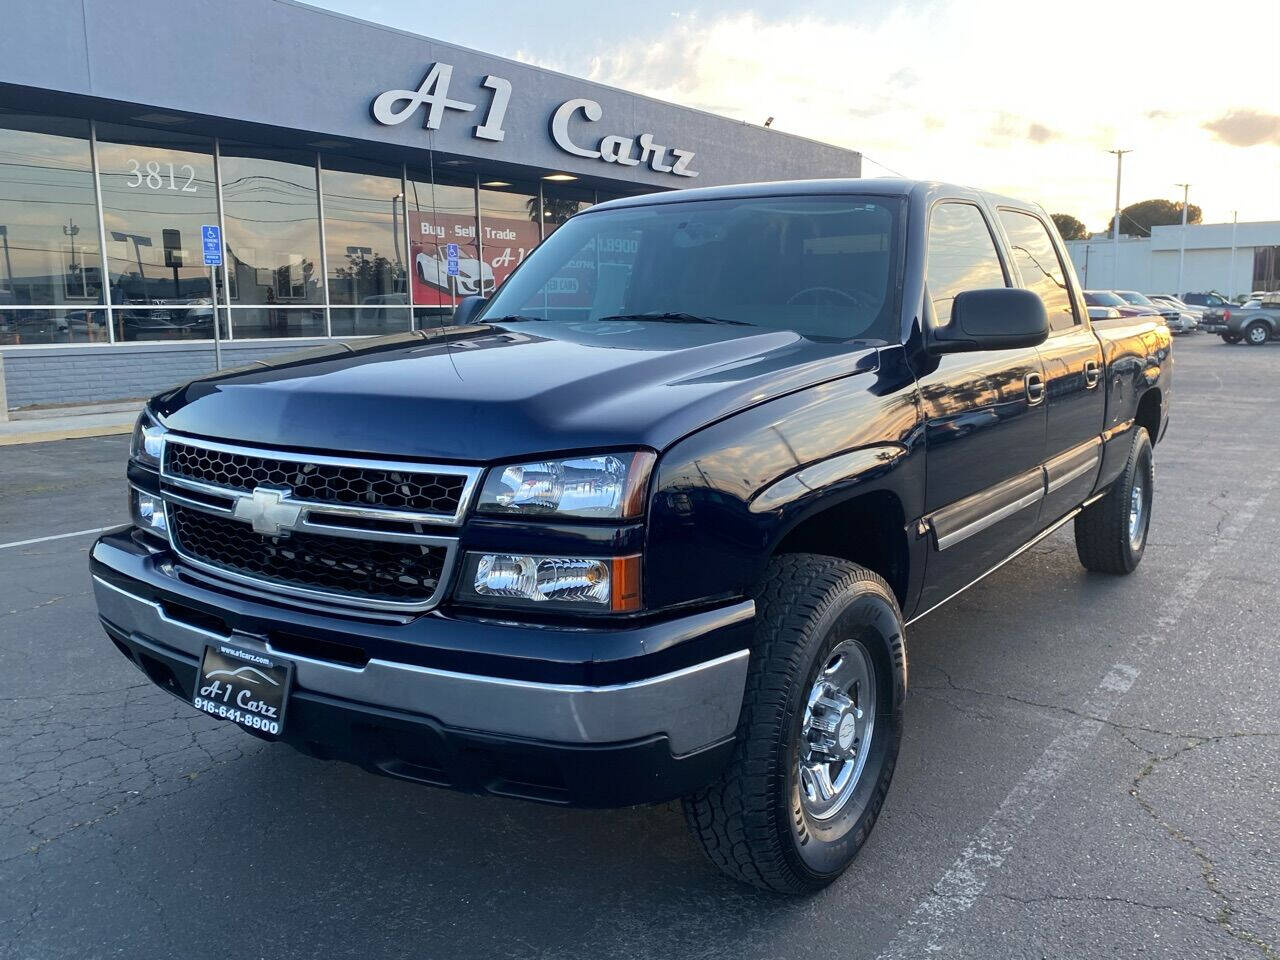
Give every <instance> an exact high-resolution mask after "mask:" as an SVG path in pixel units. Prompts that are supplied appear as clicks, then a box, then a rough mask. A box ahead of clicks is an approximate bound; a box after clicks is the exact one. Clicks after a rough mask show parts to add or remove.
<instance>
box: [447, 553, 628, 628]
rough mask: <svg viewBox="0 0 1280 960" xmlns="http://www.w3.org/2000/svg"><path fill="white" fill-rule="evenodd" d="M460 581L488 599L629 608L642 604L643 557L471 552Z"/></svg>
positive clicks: (468, 593) (601, 609) (464, 589)
mask: <svg viewBox="0 0 1280 960" xmlns="http://www.w3.org/2000/svg"><path fill="white" fill-rule="evenodd" d="M460 586H461V595H462V598H463V599H467V600H476V601H481V602H484V603H497V604H501V605H509V606H528V605H529V604H536V605H538V606H539V607H542V608H544V609H561V610H579V611H584V612H597V613H623V612H627V611H631V610H638V609H640V557H639V556H630V557H607V558H591V557H534V556H527V555H524V554H512V553H469V554H467V559H466V563H465V565H464V567H463V572H462V582H461V585H460Z"/></svg>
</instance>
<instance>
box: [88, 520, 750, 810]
mask: <svg viewBox="0 0 1280 960" xmlns="http://www.w3.org/2000/svg"><path fill="white" fill-rule="evenodd" d="M91 563H92V568H93V586H94V593H95V596H96V599H97V603H98V612H99V616H100V618H101V620H102V624H103V627H104V628H105V629H106V631H107V633H108V635H109V636H110V637H111V639H112V640H113V641H114V642H115V644H116V646H117V647H118V648H119V649H120V650H121V652H122V653H124V654H125V655H126V656H128V657H129V659H130V660H131V661H133V663H134V664H135V665H136V666H138V667H139V668H140V669H142V670H143V672H144V673H146V674H147V675H148V676H149V677H150V678H151V679H152V681H153V682H155V683H157V684H158V685H160V686H161V687H163V688H165V689H168V690H169V691H170V692H171V693H174V694H175V695H176V696H178V697H180V698H182V699H184V700H187V701H190V699H191V693H192V687H193V685H194V683H195V678H196V672H197V668H198V663H199V658H200V656H201V655H202V653H203V651H204V647H205V645H206V644H207V643H210V642H215V641H217V640H220V639H221V640H225V639H228V638H229V637H232V636H234V638H235V640H236V642H237V643H238V644H242V645H245V646H249V647H254V646H257V647H259V648H260V649H263V650H264V651H267V652H270V653H271V654H272V655H274V656H277V657H283V658H286V659H289V660H292V661H293V663H294V677H295V682H294V689H293V692H292V694H291V696H290V701H289V709H288V715H287V716H288V720H287V723H286V725H285V732H284V736H283V738H282V739H284V740H285V741H286V742H288V743H290V744H292V745H293V746H295V747H298V748H299V749H301V750H303V751H304V752H307V753H310V754H313V755H316V756H321V757H326V758H333V759H341V760H346V761H349V762H354V763H357V764H359V765H360V766H363V767H365V768H366V769H370V770H373V771H375V772H378V773H384V774H389V775H392V776H399V777H403V778H406V779H411V780H418V781H422V782H427V783H433V784H437V785H441V786H450V787H455V788H459V789H464V790H473V791H479V792H488V793H496V794H502V795H510V796H522V797H526V798H528V799H534V800H543V801H548V802H556V803H570V804H578V805H588V806H616V805H623V804H631V803H640V802H647V801H655V800H665V799H670V798H672V797H675V796H679V795H681V794H684V793H688V792H690V791H692V790H695V789H697V788H698V787H700V786H703V785H705V784H706V783H707V782H709V781H710V780H712V779H714V777H715V776H716V775H717V774H718V772H719V771H720V769H722V767H723V764H724V763H725V762H726V761H727V758H728V755H729V751H730V750H731V748H732V742H733V735H734V730H735V728H736V726H737V722H738V713H739V711H740V709H741V704H742V695H743V688H744V685H745V680H746V671H747V661H748V644H749V642H750V629H751V621H752V619H753V617H754V608H753V606H752V605H751V604H750V603H749V602H747V603H745V604H736V605H734V606H733V607H729V608H724V609H721V610H716V611H707V612H702V613H698V614H693V615H690V616H686V617H682V618H680V619H678V620H673V621H664V622H661V623H656V624H646V625H643V626H637V627H631V628H626V629H617V628H614V629H611V630H608V631H605V630H578V631H564V633H565V635H566V636H567V637H569V641H570V642H571V646H570V649H569V650H567V651H565V653H566V654H567V655H566V656H564V657H562V660H561V662H560V663H558V664H555V666H556V668H557V670H558V672H560V673H561V674H564V673H565V672H566V671H572V670H574V669H575V668H576V672H577V673H578V674H580V675H581V679H580V680H579V681H578V682H564V681H563V680H542V679H530V678H529V677H528V676H522V675H521V674H528V673H529V669H528V665H527V664H526V668H525V669H515V668H514V667H510V666H508V665H506V664H505V663H504V661H502V660H501V659H498V658H493V657H484V656H481V657H478V658H477V659H475V660H474V661H468V660H466V659H459V658H462V657H465V654H466V653H467V652H468V651H467V650H466V649H459V648H460V647H462V646H464V644H465V638H466V637H467V636H472V637H474V638H479V637H481V636H483V637H484V638H485V642H486V645H488V646H490V647H492V646H493V645H495V644H496V645H497V646H499V647H502V646H505V647H507V648H508V650H519V649H520V647H521V645H522V644H523V645H525V646H529V645H533V644H534V643H535V642H536V643H537V644H539V645H541V646H543V647H547V646H548V645H550V646H552V647H555V646H556V643H555V636H554V635H555V634H556V633H557V631H554V630H553V631H550V632H551V633H552V634H553V636H552V637H551V638H550V639H549V638H548V637H547V636H546V634H547V633H548V631H547V630H540V629H539V628H536V627H529V626H527V625H517V624H512V623H506V622H478V623H465V622H458V621H451V620H449V619H448V618H446V617H445V616H444V615H442V614H439V613H437V614H435V615H428V616H425V617H419V618H417V619H416V620H414V621H412V622H404V623H399V624H395V623H393V624H383V625H377V624H373V623H370V622H366V621H361V620H357V619H353V618H347V617H334V616H329V615H326V614H315V613H306V612H301V611H296V610H291V609H289V608H286V607H278V606H276V605H273V604H271V603H269V602H266V601H257V600H254V599H252V598H241V597H235V596H233V595H230V594H225V593H220V592H216V591H215V590H214V589H212V588H210V587H206V586H202V585H199V584H196V583H193V582H191V581H190V580H188V579H184V578H183V577H182V575H181V571H180V569H177V568H174V567H173V566H172V565H171V564H170V561H169V559H168V558H167V554H164V553H154V552H151V551H147V550H144V549H142V548H139V547H138V546H137V545H136V544H134V543H133V541H132V540H131V539H130V538H129V537H128V536H127V534H116V535H108V536H107V537H104V538H103V539H101V540H99V541H98V543H97V544H95V546H94V549H93V553H92V561H91ZM433 628H434V632H436V633H438V634H439V638H438V639H439V640H440V641H441V642H447V645H448V646H449V647H451V648H452V649H450V650H448V651H444V652H447V653H449V654H450V658H449V659H448V660H447V661H445V662H447V663H448V665H447V666H445V665H441V664H440V663H433V662H432V660H433V655H434V654H437V653H440V652H441V651H440V650H437V649H433V648H432V647H430V646H427V645H424V644H422V643H421V642H413V641H415V640H416V641H421V639H422V638H423V637H424V636H425V637H427V638H430V637H431V636H432V633H433ZM397 630H402V631H404V634H405V636H404V638H403V639H402V640H401V641H400V642H399V644H398V645H397V644H394V643H389V642H388V636H387V635H388V634H395V632H396V631H397ZM606 633H607V636H605V634H606ZM594 634H599V635H600V636H593V635H594ZM628 634H629V635H631V636H625V635H628ZM620 635H622V636H621V637H620ZM308 637H309V638H310V639H311V641H312V643H311V645H310V646H307V640H308ZM335 638H341V641H339V640H336V639H335ZM592 641H598V643H595V644H593V643H592ZM326 644H327V645H326ZM478 645H479V644H478V642H477V643H476V644H472V646H478ZM685 645H689V646H690V647H691V648H692V649H693V650H698V651H701V652H702V653H703V654H706V653H708V652H710V653H712V654H714V655H710V656H707V657H706V658H705V659H698V660H697V661H696V662H693V663H683V664H681V663H680V662H679V660H678V659H673V652H679V650H680V648H682V647H684V646H685ZM561 646H563V645H561ZM593 646H595V647H597V648H599V647H604V648H605V649H608V650H610V651H612V652H617V651H619V650H620V649H622V648H631V649H632V650H633V651H639V653H638V655H637V656H635V657H630V658H623V661H619V662H615V663H612V664H611V665H610V669H609V671H607V673H609V674H612V675H615V676H627V675H633V676H634V675H635V674H637V673H638V674H642V675H639V676H634V679H626V680H622V681H615V682H603V683H601V682H590V681H587V682H582V680H583V679H585V678H586V677H589V676H590V675H591V674H592V673H593V672H596V673H599V672H600V670H599V669H596V670H594V671H593V670H592V669H591V668H592V667H596V666H598V665H596V664H594V663H590V662H574V661H573V660H572V657H573V656H574V655H575V654H576V655H577V656H582V655H583V651H586V650H589V649H591V648H592V647H593ZM298 649H306V650H307V651H308V655H304V654H301V653H298V652H297V650H298ZM353 650H356V651H359V650H364V651H372V652H373V653H374V654H378V655H371V656H367V657H366V658H365V662H363V663H360V662H358V661H356V662H353V661H352V657H351V651H353ZM645 650H647V651H649V652H648V653H644V652H643V651H645ZM397 651H398V652H399V653H401V654H403V655H402V656H397V655H396V653H397ZM472 652H475V651H472ZM329 653H333V654H334V655H335V656H336V657H338V659H330V658H329V656H327V654H329ZM343 660H345V661H347V662H341V661H343ZM646 661H651V662H646ZM623 662H625V663H627V664H628V665H627V666H625V667H623V666H621V665H620V664H621V663H623ZM472 664H491V665H493V667H494V670H492V671H490V670H485V671H481V670H478V669H469V668H468V665H472ZM459 667H462V668H461V669H459ZM668 667H673V668H672V669H668ZM503 672H505V673H506V674H507V675H501V673H503Z"/></svg>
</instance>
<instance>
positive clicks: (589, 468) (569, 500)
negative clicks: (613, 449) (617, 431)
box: [476, 451, 655, 518]
mask: <svg viewBox="0 0 1280 960" xmlns="http://www.w3.org/2000/svg"><path fill="white" fill-rule="evenodd" d="M654 459H655V458H654V455H653V454H652V453H649V452H647V451H640V452H637V453H612V454H598V455H592V456H583V457H566V458H564V459H555V460H539V461H536V462H534V463H517V464H512V465H511V466H509V467H494V468H493V469H492V470H490V471H489V475H488V476H487V477H486V478H485V481H484V487H483V488H482V489H481V491H480V500H479V502H478V503H477V505H476V509H477V510H479V511H480V512H482V513H514V514H522V515H525V516H559V517H597V518H631V517H638V516H640V515H641V514H642V513H644V497H645V488H646V486H647V485H648V482H649V471H650V470H651V469H652V468H653V462H654Z"/></svg>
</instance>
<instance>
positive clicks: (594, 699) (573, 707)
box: [93, 576, 748, 755]
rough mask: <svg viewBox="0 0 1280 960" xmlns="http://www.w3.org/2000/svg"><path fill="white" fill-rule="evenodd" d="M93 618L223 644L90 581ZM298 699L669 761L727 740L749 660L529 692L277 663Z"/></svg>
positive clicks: (456, 676) (469, 681)
mask: <svg viewBox="0 0 1280 960" xmlns="http://www.w3.org/2000/svg"><path fill="white" fill-rule="evenodd" d="M93 589H94V594H95V596H96V598H97V602H98V612H99V614H100V615H101V616H102V617H103V618H104V619H105V620H107V621H108V622H110V623H111V624H112V625H114V626H115V627H117V628H118V629H120V630H123V631H125V632H127V633H130V634H134V635H137V636H138V637H140V638H143V639H146V640H149V641H151V642H152V643H155V644H159V645H161V646H164V647H168V648H170V649H172V650H176V651H179V652H181V653H184V654H186V655H187V656H188V657H193V658H199V657H200V656H201V655H202V654H203V652H204V647H205V644H206V643H209V642H211V641H216V640H225V639H227V638H226V637H225V636H223V635H221V634H218V633H214V632H211V631H208V630H203V629H201V628H199V627H195V626H192V625H191V624H187V623H182V622H180V621H177V620H174V619H172V618H171V617H169V616H167V615H166V614H165V612H164V611H163V610H162V609H161V607H160V605H159V604H156V603H153V602H152V601H150V600H147V599H145V598H143V597H139V596H135V595H134V594H132V593H129V592H127V591H126V590H124V589H121V588H120V587H117V586H115V585H113V584H110V583H107V582H106V581H105V580H103V579H101V578H99V577H96V576H95V577H94V578H93ZM236 641H237V643H243V644H244V645H246V646H250V647H252V646H254V645H257V646H259V647H261V648H262V649H263V650H265V651H267V652H270V653H271V655H272V656H275V657H280V658H283V659H287V660H292V661H293V662H294V664H295V668H294V671H295V672H294V677H295V683H296V684H297V686H298V687H299V688H301V689H305V690H311V691H315V692H317V693H323V694H328V695H330V696H334V697H341V698H343V699H346V700H351V701H355V702H357V703H362V704H369V705H371V706H375V707H382V708H386V709H393V710H403V711H407V712H410V713H416V714H422V715H426V716H430V717H432V718H434V719H435V720H437V721H439V722H440V723H442V724H445V725H447V726H450V727H455V728H461V729H467V730H474V731H480V732H484V733H494V734H503V735H507V736H518V737H525V738H529V739H533V740H540V741H548V742H554V743H566V744H591V743H620V742H622V741H626V740H634V739H639V738H642V737H649V736H653V735H655V734H666V736H667V737H668V739H669V742H670V747H671V751H672V753H673V754H675V755H683V754H687V753H691V752H693V751H695V750H698V749H701V748H703V747H706V746H709V745H711V744H714V743H718V742H720V741H723V740H725V739H727V738H728V737H729V736H731V735H732V734H733V732H734V729H735V728H736V727H737V724H738V714H739V711H740V710H741V707H742V695H743V690H744V687H745V685H746V676H747V660H748V651H747V650H739V651H737V652H735V653H731V654H727V655H725V656H722V657H719V658H717V659H714V660H708V661H706V662H705V663H699V664H696V665H694V666H691V667H686V668H684V669H682V670H677V671H675V672H673V673H667V674H663V675H661V676H657V677H651V678H649V679H645V680H639V681H636V682H634V683H624V684H616V685H613V686H603V687H588V686H578V685H574V684H556V683H532V682H527V681H522V680H510V679H505V678H501V677H486V676H479V675H476V674H467V673H455V672H452V671H448V670H438V669H432V668H428V667H420V666H415V665H412V664H404V663H393V662H391V661H387V660H377V659H374V660H370V661H369V663H368V664H366V665H365V666H364V667H351V666H346V665H343V664H337V663H330V662H326V661H323V660H313V659H310V658H307V657H299V656H296V655H293V654H287V653H282V652H281V651H279V650H276V649H274V648H272V647H271V645H270V644H269V643H265V642H263V641H261V640H259V639H256V638H253V637H246V636H240V635H237V637H236Z"/></svg>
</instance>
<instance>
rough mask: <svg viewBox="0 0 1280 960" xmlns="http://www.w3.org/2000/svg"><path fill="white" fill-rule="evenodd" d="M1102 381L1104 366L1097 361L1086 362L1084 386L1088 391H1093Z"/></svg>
mask: <svg viewBox="0 0 1280 960" xmlns="http://www.w3.org/2000/svg"><path fill="white" fill-rule="evenodd" d="M1101 379H1102V365H1101V364H1099V363H1098V361H1097V360H1086V361H1085V362H1084V386H1085V389H1086V390H1092V389H1093V388H1094V387H1096V386H1097V385H1098V381H1099V380H1101Z"/></svg>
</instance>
